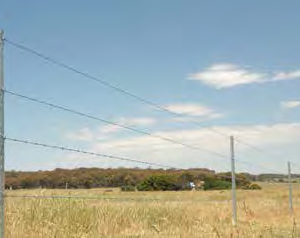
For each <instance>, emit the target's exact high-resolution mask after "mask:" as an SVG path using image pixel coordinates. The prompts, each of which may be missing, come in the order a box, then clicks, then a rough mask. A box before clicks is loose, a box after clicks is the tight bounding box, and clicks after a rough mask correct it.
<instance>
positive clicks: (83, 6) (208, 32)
mask: <svg viewBox="0 0 300 238" xmlns="http://www.w3.org/2000/svg"><path fill="white" fill-rule="evenodd" d="M299 7H300V2H299V1H297V0H286V1H263V2H262V1H240V0H227V1H217V0H211V1H204V0H203V1H199V0H185V1H183V0H164V1H159V0H151V1H150V0H148V1H140V0H139V1H138V0H128V1H122V0H111V1H103V0H100V1H96V0H90V1H78V0H72V1H70V0H66V1H58V0H52V1H37V0H30V1H14V0H9V1H8V0H3V1H2V2H1V5H0V29H2V30H4V34H5V38H6V39H7V40H10V41H13V42H16V43H18V44H21V45H24V46H26V47H29V48H30V49H33V50H35V51H38V52H41V53H42V54H44V55H46V56H49V57H52V58H53V59H55V60H58V61H60V62H63V63H65V64H67V65H69V66H71V67H74V68H76V69H77V70H79V71H82V72H84V73H88V74H90V75H92V76H94V77H97V78H98V79H101V80H104V81H106V82H108V83H110V84H111V85H115V86H117V87H119V88H121V89H124V90H127V91H129V92H130V93H132V94H134V95H137V96H139V97H141V98H143V99H146V100H148V101H151V102H154V103H156V104H158V105H161V106H162V107H164V108H166V109H168V110H169V111H171V112H174V113H175V114H177V115H179V116H174V115H171V114H170V113H166V112H164V111H160V110H158V109H157V108H155V107H152V106H151V105H149V104H146V103H143V102H141V101H138V100H136V99H134V98H132V97H130V96H128V95H125V94H123V93H120V92H117V91H116V90H112V89H111V88H108V87H105V86H104V85H102V84H99V83H97V82H95V81H93V80H90V79H88V78H86V77H83V76H82V75H79V74H76V73H74V72H71V71H70V70H67V69H65V68H62V67H58V66H57V65H53V64H51V63H49V62H47V61H45V60H43V59H41V58H39V57H37V56H35V55H32V54H30V53H28V52H24V51H22V50H20V49H18V48H16V47H14V46H12V45H11V44H9V43H5V46H4V76H5V88H6V89H7V90H10V91H13V92H16V93H20V94H23V95H26V96H30V97H34V98H38V99H41V100H45V101H48V102H51V103H55V104H59V105H62V106H65V107H68V108H71V109H74V110H77V111H80V112H83V113H88V114H91V115H94V116H96V117H99V118H102V119H105V120H109V121H113V122H116V123H119V124H122V125H124V126H129V127H133V128H138V129H140V130H143V131H147V132H150V133H151V134H152V135H154V136H155V137H150V136H146V135H142V134H138V133H134V132H132V131H128V130H125V129H124V128H123V129H122V128H119V127H116V126H113V125H108V124H105V123H102V122H100V121H96V120H92V119H88V118H83V117H81V116H78V115H73V114H71V113H68V112H64V111H60V110H57V109H53V108H49V107H46V106H43V105H38V104H35V103H32V102H29V101H26V100H24V99H21V98H17V97H13V96H11V95H8V94H7V95H6V96H5V134H6V136H7V137H11V138H17V139H26V140H31V141H38V142H42V143H48V144H53V145H60V146H67V147H72V148H78V149H82V150H87V151H93V152H97V153H105V154H109V155H116V156H122V157H126V158H133V159H138V160H142V161H148V162H153V163H161V164H166V165H168V166H172V167H176V168H191V167H206V168H209V169H213V170H216V171H228V170H230V147H229V145H230V144H229V136H230V135H234V136H235V138H236V139H237V140H238V141H239V142H237V143H236V144H235V149H236V160H237V162H236V163H237V170H238V171H247V172H252V173H260V172H275V171H278V172H279V171H280V172H286V162H287V161H288V160H290V161H292V162H294V167H293V169H294V171H295V172H299V173H300V166H299V165H297V163H298V164H300V159H299V155H300V153H299V152H300V149H299V148H300V147H299V145H298V143H299V139H300V122H299V119H300V95H299V87H300V65H299V62H300V55H299V53H298V52H299V50H300V46H299V42H300V31H299V29H298V28H299V27H298V25H299V24H298V23H299V21H300V15H299V11H298V9H299ZM158 137H164V138H168V139H171V140H175V141H177V142H180V143H184V144H187V145H189V146H190V147H197V148H201V149H192V148H190V147H186V146H182V145H179V144H174V143H170V142H168V141H164V140H161V139H159V138H158ZM243 142H244V143H243ZM245 144H248V145H251V146H252V147H249V146H246V145H245ZM253 147H255V148H259V149H254V148H253ZM202 149H203V150H202ZM207 150H209V151H212V152H214V153H219V154H222V155H224V156H223V158H221V157H218V156H216V154H214V153H209V152H208V151H207ZM245 162H246V163H245ZM5 166H6V169H7V170H12V169H14V170H46V169H47V170H48V169H54V168H57V167H60V168H76V167H145V165H143V164H138V163H130V162H124V161H118V160H113V159H108V158H100V157H92V156H83V155H80V154H76V153H70V152H66V151H56V150H52V149H45V148H36V147H33V146H30V145H25V144H24V145H23V144H18V143H13V142H10V141H7V142H6V161H5ZM297 166H299V167H297ZM146 167H147V166H146Z"/></svg>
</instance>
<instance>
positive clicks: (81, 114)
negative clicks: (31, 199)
mask: <svg viewBox="0 0 300 238" xmlns="http://www.w3.org/2000/svg"><path fill="white" fill-rule="evenodd" d="M3 91H4V92H5V93H7V94H9V95H12V96H16V97H19V98H23V99H26V100H29V101H31V102H35V103H39V104H43V105H46V106H49V107H52V108H55V109H59V110H62V111H66V112H69V113H72V114H75V115H79V116H81V117H85V118H89V119H92V120H96V121H100V122H103V123H106V124H110V125H114V126H118V127H120V128H123V129H126V130H130V131H133V132H135V133H138V134H142V135H146V136H150V137H153V138H157V139H160V140H164V141H167V142H170V143H173V144H177V145H181V146H184V147H187V148H190V149H193V150H199V151H202V152H206V153H209V154H212V155H214V156H218V157H221V158H226V159H227V158H228V157H227V156H226V155H223V154H221V153H218V152H215V151H212V150H209V149H206V148H203V147H199V146H194V145H189V144H186V143H183V142H180V141H177V140H174V139H171V138H168V137H164V136H160V135H157V134H153V133H151V132H148V131H145V130H141V129H137V128H133V127H130V126H127V125H123V124H120V123H117V122H113V121H109V120H106V119H103V118H100V117H96V116H94V115H90V114H87V113H83V112H80V111H76V110H73V109H70V108H67V107H64V106H61V105H58V104H54V103H50V102H46V101H44V100H40V99H36V98H33V97H29V96H25V95H22V94H19V93H15V92H12V91H9V90H3Z"/></svg>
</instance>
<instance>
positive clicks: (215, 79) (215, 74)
mask: <svg viewBox="0 0 300 238" xmlns="http://www.w3.org/2000/svg"><path fill="white" fill-rule="evenodd" d="M188 79H193V80H199V81H201V82H203V83H204V84H207V85H209V86H212V87H215V88H227V87H233V86H236V85H240V84H249V83H254V82H260V81H263V80H264V79H265V75H264V74H261V73H255V72H251V71H250V70H248V69H246V68H242V67H239V66H237V65H234V64H215V65H212V66H211V67H209V68H208V69H205V70H204V71H201V72H198V73H195V74H191V75H189V76H188Z"/></svg>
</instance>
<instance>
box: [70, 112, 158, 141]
mask: <svg viewBox="0 0 300 238" xmlns="http://www.w3.org/2000/svg"><path fill="white" fill-rule="evenodd" d="M115 122H116V123H118V124H120V125H122V126H125V127H136V126H151V125H153V124H155V123H156V120H155V119H153V118H143V117H140V118H124V117H122V118H119V119H118V120H116V121H115ZM121 130H125V128H122V127H120V126H117V125H104V126H100V127H99V128H98V129H96V130H95V129H91V128H83V129H80V130H79V131H77V132H72V133H68V134H67V135H66V138H67V139H69V140H73V141H93V140H106V139H108V138H109V136H110V135H112V134H115V133H117V132H120V131H121Z"/></svg>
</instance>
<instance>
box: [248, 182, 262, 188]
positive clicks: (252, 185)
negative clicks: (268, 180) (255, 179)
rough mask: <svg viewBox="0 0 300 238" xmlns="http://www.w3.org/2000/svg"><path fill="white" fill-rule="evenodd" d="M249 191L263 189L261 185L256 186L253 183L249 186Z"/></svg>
mask: <svg viewBox="0 0 300 238" xmlns="http://www.w3.org/2000/svg"><path fill="white" fill-rule="evenodd" d="M248 189H250V190H261V189H262V187H261V186H259V185H258V184H256V183H252V184H250V185H249V187H248Z"/></svg>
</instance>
